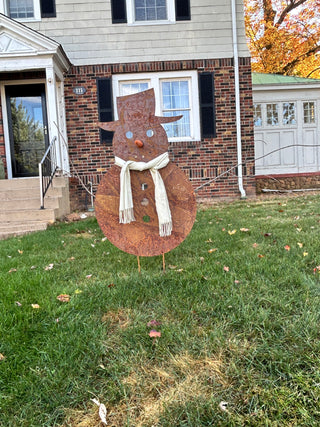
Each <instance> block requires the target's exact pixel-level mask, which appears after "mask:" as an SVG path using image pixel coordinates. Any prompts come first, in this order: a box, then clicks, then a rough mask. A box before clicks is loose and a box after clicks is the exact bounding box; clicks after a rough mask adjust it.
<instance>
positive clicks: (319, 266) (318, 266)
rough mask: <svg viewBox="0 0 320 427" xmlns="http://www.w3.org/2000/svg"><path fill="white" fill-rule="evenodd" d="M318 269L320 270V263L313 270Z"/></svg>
mask: <svg viewBox="0 0 320 427" xmlns="http://www.w3.org/2000/svg"><path fill="white" fill-rule="evenodd" d="M317 271H320V265H317V266H316V267H315V268H314V269H313V272H314V273H316V272H317Z"/></svg>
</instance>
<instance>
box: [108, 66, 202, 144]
mask: <svg viewBox="0 0 320 427" xmlns="http://www.w3.org/2000/svg"><path fill="white" fill-rule="evenodd" d="M163 80H166V81H172V80H188V81H189V88H190V90H189V97H190V133H191V136H189V137H178V138H168V139H169V142H180V141H200V139H201V136H200V108H199V89H198V73H197V71H175V72H174V71H172V72H163V73H141V74H140V73H138V74H121V75H118V74H117V75H113V76H112V88H113V105H114V117H115V120H118V112H117V97H118V96H120V85H121V83H135V82H137V81H139V82H140V81H148V82H149V87H150V88H153V89H154V92H155V98H156V112H155V114H156V116H163V113H162V111H161V105H162V94H161V88H160V86H161V85H160V82H161V81H163Z"/></svg>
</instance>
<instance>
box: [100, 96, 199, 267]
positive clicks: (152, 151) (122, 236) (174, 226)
mask: <svg viewBox="0 0 320 427" xmlns="http://www.w3.org/2000/svg"><path fill="white" fill-rule="evenodd" d="M117 108H118V116H119V120H117V121H114V122H106V123H99V126H100V127H101V128H102V129H104V130H108V131H114V137H113V151H114V155H115V165H113V166H112V167H111V168H110V169H109V170H108V172H107V173H106V174H105V175H104V177H103V179H102V181H101V182H100V184H99V187H98V190H97V194H96V201H95V210H96V217H97V220H98V223H99V225H100V227H101V229H102V231H103V233H104V234H105V236H106V237H107V238H108V239H109V240H110V242H111V243H113V244H114V245H115V246H117V247H118V248H119V249H121V250H123V251H125V252H127V253H130V254H133V255H137V256H138V259H139V256H154V255H161V254H162V255H164V254H165V253H166V252H169V251H170V250H172V249H173V248H175V247H176V246H178V245H179V244H180V243H181V242H182V241H183V240H184V239H185V238H186V236H187V235H188V234H189V232H190V231H191V228H192V226H193V223H194V221H195V216H196V201H195V196H194V193H193V190H192V186H191V184H190V182H189V181H188V179H187V178H186V176H185V174H184V172H183V171H182V170H181V169H179V168H178V167H177V166H175V165H174V164H172V163H171V162H170V161H169V156H168V138H167V135H166V132H165V130H164V128H163V126H162V125H161V124H162V123H169V122H174V121H177V120H179V119H180V118H181V117H182V116H175V117H158V116H156V115H155V96H154V91H153V89H149V90H146V91H144V92H139V93H137V94H134V95H128V96H122V97H119V98H117Z"/></svg>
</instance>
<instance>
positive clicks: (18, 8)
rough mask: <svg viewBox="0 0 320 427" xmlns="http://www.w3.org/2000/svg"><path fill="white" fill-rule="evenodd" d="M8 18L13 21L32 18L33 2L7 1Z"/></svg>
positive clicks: (27, 0)
mask: <svg viewBox="0 0 320 427" xmlns="http://www.w3.org/2000/svg"><path fill="white" fill-rule="evenodd" d="M8 2H9V16H10V18H13V19H19V18H33V17H34V10H33V0H8Z"/></svg>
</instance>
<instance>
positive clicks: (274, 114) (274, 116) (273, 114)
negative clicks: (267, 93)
mask: <svg viewBox="0 0 320 427" xmlns="http://www.w3.org/2000/svg"><path fill="white" fill-rule="evenodd" d="M267 124H268V125H270V126H277V125H278V124H279V114H278V104H267Z"/></svg>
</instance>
